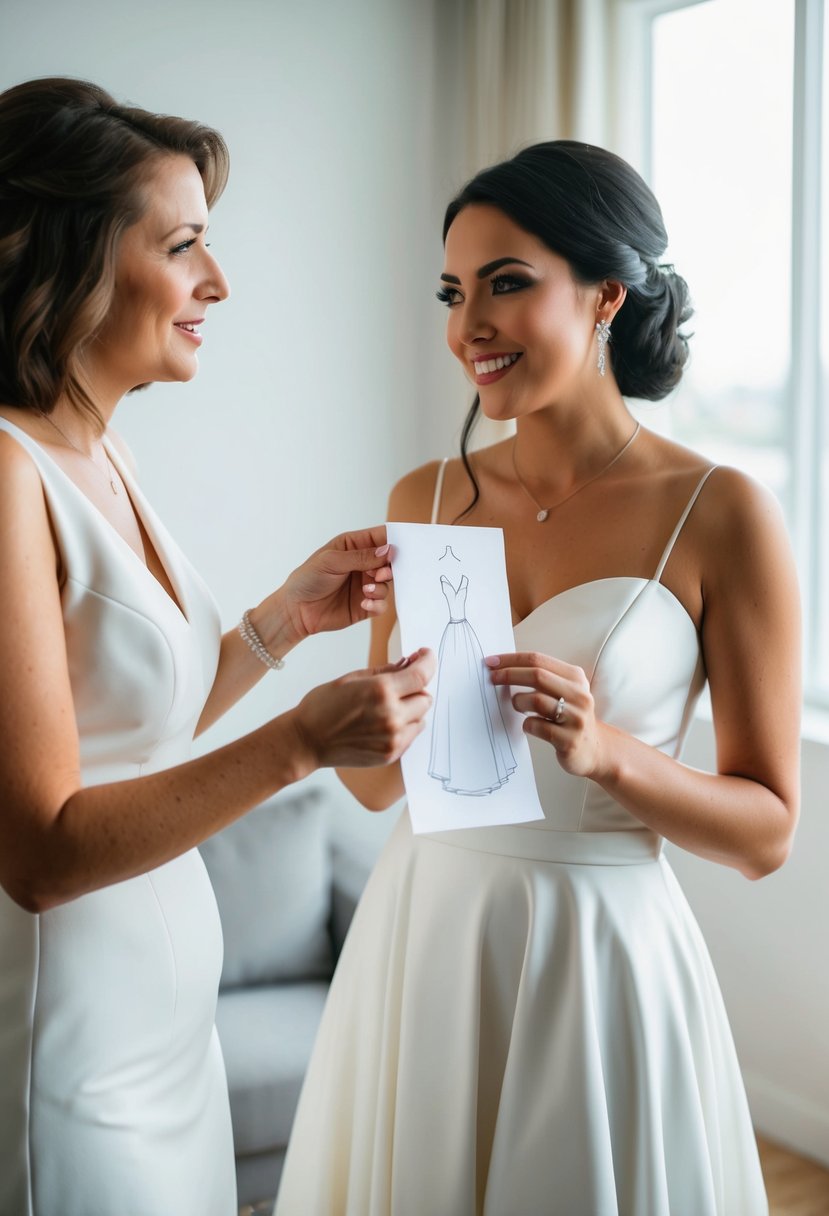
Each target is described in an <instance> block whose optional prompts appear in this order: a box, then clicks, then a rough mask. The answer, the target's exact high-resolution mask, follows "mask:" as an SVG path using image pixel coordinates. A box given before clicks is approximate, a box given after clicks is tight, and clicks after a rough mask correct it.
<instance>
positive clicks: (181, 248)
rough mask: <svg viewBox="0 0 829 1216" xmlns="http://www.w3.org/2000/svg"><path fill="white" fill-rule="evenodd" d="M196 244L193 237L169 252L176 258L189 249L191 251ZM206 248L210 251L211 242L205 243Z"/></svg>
mask: <svg viewBox="0 0 829 1216" xmlns="http://www.w3.org/2000/svg"><path fill="white" fill-rule="evenodd" d="M195 243H196V238H195V237H194V236H191V237H190V238H189V239H188V240H186V241H182V242H181V244H180V245H174V246H173V248H172V249H170V250H169V252H170V253H171V254H174V255H176V256H180V255H181V254H182V253H186V252H187V250H188V249H191V248H192V247H193V245H195ZM204 247H205V249H209V248H210V241H205V242H204Z"/></svg>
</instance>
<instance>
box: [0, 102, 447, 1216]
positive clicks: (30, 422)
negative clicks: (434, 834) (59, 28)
mask: <svg viewBox="0 0 829 1216" xmlns="http://www.w3.org/2000/svg"><path fill="white" fill-rule="evenodd" d="M226 176H227V152H226V149H225V146H224V143H223V142H222V139H221V137H220V136H219V135H218V134H217V133H216V132H215V131H212V130H210V129H208V128H206V127H203V126H201V125H199V124H197V123H194V122H189V121H186V120H184V119H180V118H172V117H169V116H160V115H155V114H151V113H148V112H146V111H144V110H140V109H136V108H132V107H125V106H120V105H118V104H117V103H116V102H115V100H114V99H113V98H112V97H110V96H109V95H108V94H107V93H105V92H104V91H103V90H102V89H99V88H97V87H95V86H94V85H91V84H87V83H84V82H81V81H73V80H64V79H48V80H39V81H31V82H29V83H27V84H23V85H19V86H17V87H16V88H13V89H10V90H8V91H7V92H5V93H3V94H0V569H2V572H3V577H2V583H0V616H1V617H2V620H3V629H2V630H1V631H0V735H1V736H2V739H3V748H2V752H0V789H2V795H3V796H2V816H0V887H2V890H0V1075H2V1078H3V1083H2V1087H0V1216H113V1214H114V1213H116V1212H117V1213H118V1214H119V1216H122V1214H123V1216H128V1214H134V1216H162V1214H163V1216H172V1214H173V1213H177V1212H182V1213H183V1212H199V1213H200V1216H204V1214H205V1213H209V1214H210V1216H214V1214H215V1216H232V1213H233V1212H234V1209H235V1183H234V1165H233V1147H232V1138H231V1129H230V1122H229V1111H228V1101H227V1093H226V1086H225V1080H224V1071H223V1066H222V1060H221V1053H220V1050H219V1045H218V1041H217V1039H216V1033H215V1028H214V1025H213V1015H214V1009H215V1000H216V991H217V985H218V979H219V972H220V969H221V957H222V945H221V929H220V926H219V923H218V916H217V912H216V906H215V902H214V900H213V895H212V892H211V889H210V884H209V882H208V880H207V877H206V873H205V870H204V867H203V865H202V863H201V860H200V857H199V854H198V852H197V850H196V847H195V846H196V845H197V844H198V843H199V842H200V841H202V840H204V839H205V838H206V837H207V836H209V835H210V834H211V833H213V832H215V831H217V830H218V829H220V828H221V827H223V826H224V825H225V824H227V823H229V822H230V821H232V820H233V819H235V818H237V817H238V816H239V815H241V814H243V813H244V812H245V811H247V810H249V809H250V808H251V807H253V806H255V805H256V804H257V803H259V802H261V801H262V800H263V799H264V798H266V797H268V796H269V795H271V794H273V793H274V792H276V791H277V790H279V789H281V788H282V787H284V786H286V785H287V784H289V783H290V782H294V781H297V780H299V779H301V778H302V777H304V776H306V775H307V774H309V773H311V772H312V771H314V770H315V769H317V768H319V767H320V766H323V765H333V764H349V765H351V764H356V765H358V766H359V765H363V764H365V765H370V764H384V763H389V762H390V761H392V760H394V759H396V758H397V757H398V756H399V755H400V753H401V752H402V751H403V750H404V749H405V747H406V746H407V744H408V743H409V741H410V740H411V739H412V738H413V736H414V734H415V733H416V732H417V731H418V730H419V729H420V727H421V721H422V717H423V714H424V712H425V710H426V707H427V705H428V702H429V698H428V696H427V695H426V694H425V693H424V692H423V689H424V687H425V684H426V683H427V682H428V679H429V676H430V673H431V670H432V659H431V656H429V655H428V654H417V655H415V656H412V659H411V661H410V662H409V663H408V664H406V665H404V666H398V668H396V669H393V668H384V669H382V670H378V671H375V672H357V673H353V674H351V675H349V676H345V677H343V678H342V679H340V680H336V681H334V682H333V683H331V684H327V685H325V686H324V687H322V688H319V689H315V690H314V691H312V692H311V693H309V694H308V695H307V696H306V697H305V698H303V700H302V701H301V702H300V704H299V705H298V706H297V707H296V708H295V709H292V710H291V711H289V712H288V713H285V714H282V715H280V716H279V717H277V718H274V719H273V720H272V721H270V722H268V723H267V724H266V725H264V726H262V727H261V728H260V729H258V730H256V731H254V732H252V733H251V734H249V735H246V736H245V737H243V738H241V739H239V740H237V741H236V742H234V743H231V744H229V745H228V746H226V747H223V748H221V749H219V750H216V751H214V752H212V753H209V754H207V755H205V756H203V757H201V758H199V759H191V758H190V753H191V743H192V739H193V736H194V733H198V732H199V731H201V730H204V729H205V728H206V727H207V726H209V725H210V724H211V723H212V722H214V721H215V720H216V719H217V718H218V717H219V716H220V715H221V714H222V713H224V712H225V710H227V709H228V708H229V707H230V706H231V705H233V704H234V703H235V702H236V701H237V700H238V699H239V698H240V697H241V696H242V695H243V694H244V693H246V692H247V691H248V690H249V689H250V688H252V687H253V685H254V684H255V683H256V682H257V680H258V679H259V677H260V676H261V675H262V674H263V673H264V672H265V671H266V670H267V669H268V668H274V667H279V666H281V665H282V659H283V656H284V655H285V654H287V653H288V651H289V650H291V649H292V647H293V646H295V645H296V644H297V643H298V642H299V641H301V640H302V639H303V638H305V637H307V636H308V635H310V634H312V633H316V632H318V631H321V630H327V629H339V628H342V627H344V626H345V625H348V624H350V623H352V622H353V621H355V620H360V619H365V618H366V617H368V616H373V615H376V614H377V613H379V612H380V611H381V610H382V609H383V607H384V600H385V595H386V584H387V582H388V579H389V578H390V570H389V568H388V566H387V565H386V564H385V563H384V558H385V554H386V552H387V546H386V545H385V533H384V530H383V529H382V528H377V529H373V530H367V531H364V532H357V533H351V534H344V535H342V536H339V537H337V538H336V540H334V541H332V542H331V543H330V544H329V545H328V546H326V547H324V548H323V549H320V550H319V551H318V552H316V553H315V554H313V555H312V556H311V557H310V558H309V559H308V561H306V562H305V563H304V564H303V565H302V566H300V567H299V568H298V569H297V570H295V571H294V572H293V574H292V575H291V576H290V577H289V578H288V580H287V581H286V583H285V584H284V586H282V587H281V588H279V589H278V590H277V591H275V592H274V593H273V594H272V595H270V596H268V597H267V598H266V599H265V600H263V601H262V603H260V604H259V605H257V606H256V607H255V608H253V609H251V610H250V611H249V612H246V613H245V614H244V616H243V618H242V622H241V623H240V626H239V627H238V629H234V630H231V631H230V632H229V633H227V634H225V635H224V637H222V636H221V632H220V629H219V621H218V616H217V612H216V608H215V605H214V603H213V601H212V600H211V598H210V596H209V594H208V592H207V590H206V588H205V587H204V585H203V584H202V582H201V581H200V579H199V578H198V576H197V574H196V573H195V571H194V570H193V569H192V567H190V566H189V564H188V563H187V562H186V560H185V558H184V557H183V555H182V554H181V552H180V551H179V550H178V549H177V548H176V546H175V544H174V543H173V541H172V540H171V538H170V537H169V535H168V534H167V533H166V531H165V530H164V528H163V527H162V525H161V523H160V521H159V520H158V518H157V517H156V516H155V514H154V513H153V511H152V510H151V508H150V506H149V505H148V503H147V502H146V500H145V499H144V498H143V496H142V494H141V492H140V490H139V488H138V485H137V482H136V479H135V475H134V472H133V470H132V467H131V464H130V460H129V457H128V455H127V453H126V452H125V451H124V449H123V447H122V445H121V444H120V443H119V441H118V440H117V439H116V437H115V436H114V434H113V433H112V432H111V430H110V421H111V419H112V415H113V412H114V410H115V408H116V406H117V404H118V402H119V400H120V399H121V398H122V397H123V396H124V394H125V393H127V392H129V391H130V390H131V389H133V388H135V387H136V386H138V385H143V384H146V383H148V382H150V381H154V380H168V381H169V380H182V381H183V380H189V379H190V378H191V377H192V376H193V375H194V374H195V372H196V369H197V359H196V352H197V350H198V348H199V345H200V344H201V341H202V338H201V334H200V326H201V325H202V323H203V321H204V319H205V316H206V314H207V310H208V309H209V308H210V307H211V306H212V305H214V304H216V303H218V302H220V301H221V300H223V299H225V298H226V296H227V294H228V287H227V283H226V281H225V279H224V276H223V274H222V272H221V269H220V268H219V266H218V264H217V262H216V261H215V259H214V258H213V256H212V255H211V253H210V252H209V250H208V248H207V245H206V242H205V233H206V229H207V213H208V208H209V206H210V205H211V204H212V203H213V202H215V200H216V198H217V197H218V195H219V194H220V193H221V190H222V187H223V185H224V182H225V178H226Z"/></svg>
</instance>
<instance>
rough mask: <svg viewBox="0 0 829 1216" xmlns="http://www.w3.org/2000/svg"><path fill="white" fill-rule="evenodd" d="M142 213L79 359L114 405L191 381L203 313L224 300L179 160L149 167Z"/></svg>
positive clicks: (197, 199) (196, 183) (202, 215)
mask: <svg viewBox="0 0 829 1216" xmlns="http://www.w3.org/2000/svg"><path fill="white" fill-rule="evenodd" d="M142 189H143V192H144V196H145V199H146V208H145V211H144V214H143V215H142V217H141V219H140V220H139V221H138V222H137V223H136V224H133V225H132V226H131V227H130V228H128V229H127V230H126V231H125V232H124V234H123V236H122V238H121V242H120V245H119V248H118V254H117V259H116V267H115V290H114V293H113V298H112V305H111V308H110V312H109V314H108V316H107V319H106V321H105V322H104V324H103V326H102V327H101V329H100V331H99V332H98V334H97V335H96V338H95V341H94V343H93V344H92V345H91V348H90V352H89V354H88V356H87V358H86V359H85V361H84V363H85V369H86V373H87V375H88V377H89V380H90V383H91V385H92V386H93V389H95V390H96V391H97V393H98V394H100V395H101V396H103V397H106V396H113V397H114V398H115V399H117V398H118V397H120V396H122V395H123V394H124V393H126V392H128V391H129V390H130V389H132V388H135V386H136V385H139V384H147V383H149V382H151V381H156V380H190V379H192V377H193V376H194V375H195V374H196V371H197V370H198V358H197V354H196V352H197V351H198V348H199V346H200V345H201V343H202V337H201V334H200V333H199V327H200V325H201V322H202V321H203V320H204V319H205V316H206V314H207V309H208V307H209V305H211V304H216V303H218V302H219V301H220V300H224V299H226V298H227V296H228V295H229V292H230V289H229V288H228V285H227V281H226V279H225V277H224V275H223V274H222V272H221V270H220V268H219V265H218V263H217V262H216V260H215V258H214V257H213V256H212V254H211V253H210V251H209V249H208V248H207V246H206V244H205V233H206V231H207V204H206V202H205V197H204V186H203V184H202V179H201V176H200V175H199V171H198V169H197V168H196V166H195V165H194V164H193V162H192V161H191V160H189V159H188V158H187V157H185V156H164V157H162V158H159V160H158V161H156V162H155V164H154V166H153V170H152V175H151V176H150V177H149V180H148V181H147V183H146V184H145V185H144V186H143V187H142Z"/></svg>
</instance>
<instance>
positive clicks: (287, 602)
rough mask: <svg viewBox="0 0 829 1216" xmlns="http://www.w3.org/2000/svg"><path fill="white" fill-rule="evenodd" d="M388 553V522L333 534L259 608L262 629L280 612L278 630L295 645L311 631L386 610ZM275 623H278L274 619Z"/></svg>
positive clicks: (352, 622)
mask: <svg viewBox="0 0 829 1216" xmlns="http://www.w3.org/2000/svg"><path fill="white" fill-rule="evenodd" d="M387 555H388V545H387V543H386V529H385V527H377V528H367V529H365V530H364V531H362V532H343V533H341V534H340V535H339V536H335V537H334V539H333V540H331V541H329V542H328V544H327V545H323V546H322V548H320V549H317V551H316V552H315V553H312V554H311V556H310V557H309V558H308V560H307V561H305V562H303V563H302V565H301V566H298V567H297V568H296V570H294V571H293V573H292V574H290V575H289V576H288V578H287V579H286V581H285V584H284V585H283V586H282V587H280V589H279V591H276V592H274V594H273V596H270V597H269V598H268V599H267V600H265V601H264V602H263V604H262V605H261V606H260V607H259V608H258V609H257V610H256V617H257V619H258V620H259V621H260V622H261V623H262V626H263V629H264V632H265V633H269V632H271V630H269V629H268V625H267V623H266V622H267V618H268V616H273V617H279V616H281V617H282V618H283V620H282V622H281V625H282V628H281V630H280V632H283V631H287V634H288V637H287V639H286V640H287V641H288V643H289V644H290V645H296V643H297V642H301V641H302V640H303V638H307V637H309V636H310V635H311V634H312V633H324V632H326V631H327V630H333V629H344V628H345V626H346V625H353V624H354V622H355V621H364V620H366V619H367V618H368V617H373V616H377V615H378V614H379V613H381V612H383V611H384V610H385V607H386V604H385V601H386V597H387V595H388V583H389V582H390V581H391V576H392V574H391V566H390V565H389V564H388V556H387ZM273 627H274V628H279V625H278V623H277V620H276V619H274V620H273ZM257 628H259V626H257ZM262 632H263V630H262V629H260V633H262ZM263 636H264V633H263Z"/></svg>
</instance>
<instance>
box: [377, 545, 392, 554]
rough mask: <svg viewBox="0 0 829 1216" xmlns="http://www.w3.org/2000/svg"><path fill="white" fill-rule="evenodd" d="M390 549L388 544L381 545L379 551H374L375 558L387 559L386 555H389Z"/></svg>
mask: <svg viewBox="0 0 829 1216" xmlns="http://www.w3.org/2000/svg"><path fill="white" fill-rule="evenodd" d="M390 548H391V545H388V544H386V545H381V546H380V548H379V549H375V550H374V556H375V557H385V555H386V554H387V553H388V551H389V549H390Z"/></svg>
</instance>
